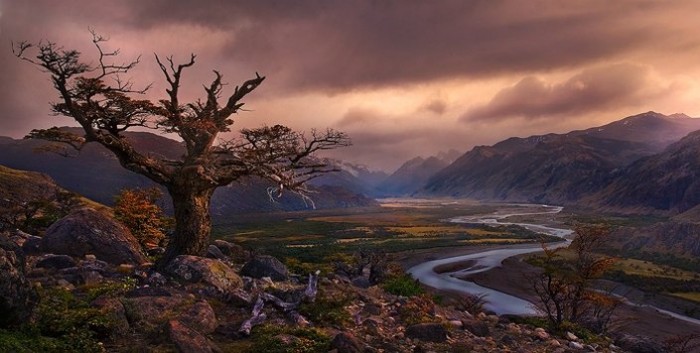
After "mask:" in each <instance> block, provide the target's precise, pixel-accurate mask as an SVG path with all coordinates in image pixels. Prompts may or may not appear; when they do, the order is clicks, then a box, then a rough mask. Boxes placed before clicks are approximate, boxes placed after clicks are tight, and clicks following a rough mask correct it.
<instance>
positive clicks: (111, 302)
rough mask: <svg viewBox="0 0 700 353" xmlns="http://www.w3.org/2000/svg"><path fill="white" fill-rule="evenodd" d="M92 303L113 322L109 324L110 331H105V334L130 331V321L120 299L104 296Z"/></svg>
mask: <svg viewBox="0 0 700 353" xmlns="http://www.w3.org/2000/svg"><path fill="white" fill-rule="evenodd" d="M90 305H91V306H92V307H94V308H97V309H99V310H100V312H101V313H102V314H103V315H105V316H106V317H107V318H108V320H109V322H110V323H111V324H110V325H109V326H110V332H104V334H105V335H109V336H120V335H124V334H126V333H127V332H128V331H129V321H128V320H127V319H126V310H125V309H124V305H123V304H122V302H121V301H119V299H117V298H109V297H105V296H102V297H99V298H97V299H95V300H93V301H92V303H90Z"/></svg>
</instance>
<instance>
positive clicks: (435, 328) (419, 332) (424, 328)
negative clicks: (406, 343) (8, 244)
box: [406, 323, 447, 342]
mask: <svg viewBox="0 0 700 353" xmlns="http://www.w3.org/2000/svg"><path fill="white" fill-rule="evenodd" d="M406 336H408V337H410V338H414V339H417V340H421V341H428V342H445V341H447V330H446V329H445V327H443V326H442V325H441V324H439V323H425V324H415V325H411V326H408V327H406Z"/></svg>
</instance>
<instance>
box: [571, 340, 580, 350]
mask: <svg viewBox="0 0 700 353" xmlns="http://www.w3.org/2000/svg"><path fill="white" fill-rule="evenodd" d="M569 348H573V349H583V345H582V344H580V343H578V342H574V341H571V342H569Z"/></svg>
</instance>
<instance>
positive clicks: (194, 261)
mask: <svg viewBox="0 0 700 353" xmlns="http://www.w3.org/2000/svg"><path fill="white" fill-rule="evenodd" d="M165 271H166V272H167V273H168V274H170V275H171V276H173V277H175V278H176V279H177V280H179V281H182V282H185V283H200V284H204V285H206V286H208V287H211V288H213V289H214V290H215V291H216V292H218V293H220V294H223V293H228V292H230V291H233V290H235V289H237V288H240V287H242V286H243V280H241V277H239V276H238V274H236V272H235V271H234V270H233V269H231V268H230V267H228V266H227V265H226V264H224V263H223V262H221V261H220V260H216V259H208V258H205V257H198V256H192V255H180V256H178V257H176V258H175V259H173V260H172V261H171V262H170V263H169V264H168V265H167V266H166V268H165Z"/></svg>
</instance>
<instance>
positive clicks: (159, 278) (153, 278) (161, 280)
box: [146, 272, 168, 287]
mask: <svg viewBox="0 0 700 353" xmlns="http://www.w3.org/2000/svg"><path fill="white" fill-rule="evenodd" d="M146 282H147V283H148V284H149V285H151V286H155V287H160V286H164V285H165V284H166V283H168V279H167V278H165V276H163V275H162V274H160V272H153V273H151V275H150V276H148V279H147V280H146Z"/></svg>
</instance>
